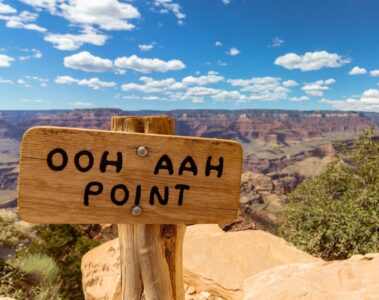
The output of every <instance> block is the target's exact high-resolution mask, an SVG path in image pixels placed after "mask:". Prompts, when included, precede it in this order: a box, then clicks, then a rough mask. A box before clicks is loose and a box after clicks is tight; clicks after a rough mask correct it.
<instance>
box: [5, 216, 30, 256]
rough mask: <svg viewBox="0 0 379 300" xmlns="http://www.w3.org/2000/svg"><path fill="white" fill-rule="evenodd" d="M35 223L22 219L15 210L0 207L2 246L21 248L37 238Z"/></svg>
mask: <svg viewBox="0 0 379 300" xmlns="http://www.w3.org/2000/svg"><path fill="white" fill-rule="evenodd" d="M34 227H35V226H34V225H32V224H29V223H27V222H24V221H20V220H19V219H18V217H17V214H16V212H15V211H12V210H8V209H0V248H13V249H16V248H20V247H22V246H25V245H27V244H29V243H30V242H32V241H33V240H34V239H35V237H36V236H35V232H34Z"/></svg>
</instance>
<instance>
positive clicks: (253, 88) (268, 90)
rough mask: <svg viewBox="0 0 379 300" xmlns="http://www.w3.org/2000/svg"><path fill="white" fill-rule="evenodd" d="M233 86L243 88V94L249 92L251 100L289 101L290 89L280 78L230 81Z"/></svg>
mask: <svg viewBox="0 0 379 300" xmlns="http://www.w3.org/2000/svg"><path fill="white" fill-rule="evenodd" d="M227 82H228V83H229V84H231V85H232V86H239V87H241V92H249V93H250V95H248V98H249V99H250V100H259V101H273V100H280V99H287V97H288V93H290V92H291V91H290V89H289V88H288V87H286V86H284V85H283V82H281V78H279V77H253V78H250V79H229V80H228V81H227Z"/></svg>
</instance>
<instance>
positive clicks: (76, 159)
mask: <svg viewBox="0 0 379 300" xmlns="http://www.w3.org/2000/svg"><path fill="white" fill-rule="evenodd" d="M82 156H87V160H88V163H87V166H85V167H83V166H82V165H81V164H80V160H81V158H82ZM93 161H94V159H93V155H92V153H91V152H89V151H88V150H83V151H80V152H78V153H77V154H76V155H75V157H74V164H75V167H76V168H77V169H78V170H79V171H80V172H87V171H89V170H91V169H92V167H93Z"/></svg>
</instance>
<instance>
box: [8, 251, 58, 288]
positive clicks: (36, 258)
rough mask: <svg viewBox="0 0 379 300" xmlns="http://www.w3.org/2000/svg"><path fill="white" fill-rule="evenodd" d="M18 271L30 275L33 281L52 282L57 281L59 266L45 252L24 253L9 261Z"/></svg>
mask: <svg viewBox="0 0 379 300" xmlns="http://www.w3.org/2000/svg"><path fill="white" fill-rule="evenodd" d="M11 265H13V267H15V268H17V269H18V270H19V271H20V272H22V273H25V274H28V275H30V276H31V277H32V278H33V279H34V280H35V281H37V282H41V283H46V284H52V283H54V282H55V281H57V278H58V274H59V268H58V265H57V263H56V262H55V260H54V259H53V258H51V257H50V256H47V255H46V254H42V253H38V254H26V255H23V256H20V257H18V258H16V259H15V260H14V261H13V262H11Z"/></svg>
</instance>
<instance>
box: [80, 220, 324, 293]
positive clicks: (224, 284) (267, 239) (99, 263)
mask: <svg viewBox="0 0 379 300" xmlns="http://www.w3.org/2000/svg"><path fill="white" fill-rule="evenodd" d="M118 247H119V246H118V239H114V240H112V241H110V242H107V243H105V244H102V245H101V246H99V247H97V248H95V249H93V250H91V251H89V252H88V253H87V254H85V256H84V257H83V259H82V272H83V290H84V292H85V295H86V299H87V300H95V299H117V297H118V296H119V293H120V260H119V255H118V251H119V250H118V249H119V248H118ZM183 252H184V253H183V264H184V269H185V271H184V279H185V283H186V285H187V298H188V299H190V298H191V297H192V298H193V299H202V298H203V299H216V298H217V297H221V299H241V298H242V296H243V292H242V289H243V282H244V281H245V280H246V279H247V278H249V277H250V276H252V275H254V274H257V273H259V272H261V271H263V270H266V269H268V268H271V267H273V266H278V265H283V264H288V263H294V262H302V263H307V262H315V261H318V259H317V258H314V257H312V256H310V255H308V254H306V253H304V252H302V251H300V250H298V249H296V248H294V247H293V246H291V245H289V244H288V243H286V242H284V241H283V240H282V239H280V238H277V237H275V236H273V235H271V234H268V233H266V232H263V231H259V230H254V231H253V230H249V231H239V232H230V233H225V232H223V231H222V230H221V229H220V228H219V227H218V226H217V225H194V226H189V227H188V228H187V232H186V235H185V240H184V251H183ZM208 293H209V297H208V298H206V296H207V295H208ZM201 295H202V296H201Z"/></svg>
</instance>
